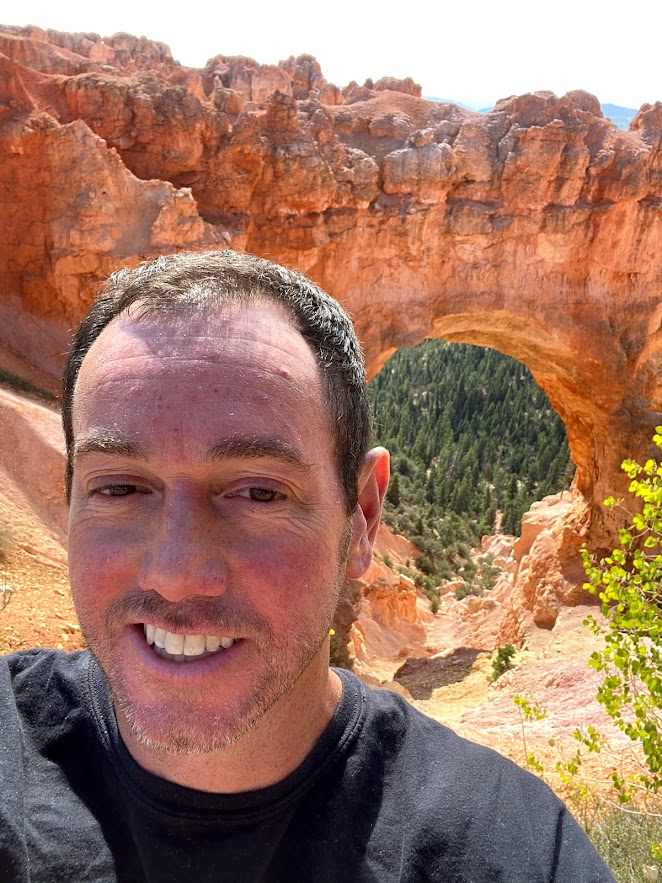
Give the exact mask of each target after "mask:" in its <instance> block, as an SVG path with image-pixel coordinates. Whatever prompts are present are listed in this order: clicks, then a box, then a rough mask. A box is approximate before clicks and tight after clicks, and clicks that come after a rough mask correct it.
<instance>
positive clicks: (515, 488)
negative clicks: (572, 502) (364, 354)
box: [370, 340, 574, 588]
mask: <svg viewBox="0 0 662 883" xmlns="http://www.w3.org/2000/svg"><path fill="white" fill-rule="evenodd" d="M370 398H371V402H372V406H373V412H374V418H375V434H376V441H377V443H378V444H383V445H384V446H385V447H387V448H388V449H389V450H390V452H391V456H392V464H391V468H392V478H391V484H390V487H389V490H388V494H387V498H386V506H385V514H384V519H385V521H386V523H387V524H389V526H391V527H392V528H393V529H395V530H396V531H397V532H398V533H402V534H404V535H405V536H407V537H409V539H411V540H412V542H414V543H415V544H416V545H417V546H418V548H419V549H421V551H422V554H421V556H420V557H419V558H418V559H417V561H416V562H412V564H415V565H416V567H417V568H418V570H419V572H421V573H422V574H424V575H425V580H426V586H425V587H427V588H430V587H431V586H432V585H433V584H438V583H439V581H440V579H443V578H450V577H452V576H453V575H456V574H459V575H461V576H464V577H465V579H467V581H468V582H471V580H472V578H473V575H474V572H475V565H472V563H471V561H470V559H469V550H470V547H471V546H473V545H475V544H476V543H477V542H478V541H479V540H480V537H481V536H482V535H483V534H488V533H492V532H494V531H495V529H498V530H500V531H501V532H502V533H508V534H518V533H519V529H520V520H521V517H522V514H523V513H524V512H525V511H526V510H527V509H528V508H529V506H530V505H531V503H532V502H533V501H534V500H539V499H541V498H542V497H544V496H545V495H546V494H553V493H556V492H558V491H560V490H562V489H564V488H567V487H569V484H570V481H571V479H572V474H573V471H574V470H573V467H572V464H571V463H570V461H569V455H568V444H567V440H566V433H565V427H564V426H563V423H562V422H561V420H560V418H559V417H558V416H557V414H556V413H555V412H554V410H553V409H552V407H551V405H550V403H549V399H548V398H547V396H546V394H545V393H544V392H543V391H542V390H541V389H540V388H539V387H538V386H537V385H536V383H535V381H534V380H533V378H532V376H531V374H530V372H529V370H528V369H527V368H526V367H525V366H524V365H522V364H520V363H519V362H516V361H515V360H514V359H511V358H509V357H507V356H504V355H503V354H502V353H498V352H496V351H494V350H488V349H483V348H482V347H476V346H470V345H468V344H448V343H445V342H443V341H438V340H428V341H425V342H424V343H422V344H421V345H420V346H418V347H415V348H413V349H402V350H399V351H398V352H397V353H396V354H395V355H394V356H393V357H392V358H391V359H390V360H389V361H388V362H387V364H386V365H385V366H384V368H383V369H382V371H381V372H380V373H379V374H378V375H377V377H375V378H374V380H373V381H372V383H371V384H370ZM419 582H420V577H419Z"/></svg>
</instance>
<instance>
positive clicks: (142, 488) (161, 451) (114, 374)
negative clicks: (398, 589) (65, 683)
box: [69, 303, 361, 751]
mask: <svg viewBox="0 0 662 883" xmlns="http://www.w3.org/2000/svg"><path fill="white" fill-rule="evenodd" d="M73 427H74V436H75V440H76V458H75V463H74V475H73V487H72V498H71V510H70V520H69V564H70V572H71V586H72V591H73V596H74V601H75V604H76V608H77V611H78V615H79V618H80V621H81V626H82V629H83V633H84V635H85V637H86V639H87V641H88V644H89V646H90V648H91V650H92V651H93V653H94V654H95V655H96V657H97V659H98V660H99V662H100V664H101V665H102V667H103V669H104V671H105V672H106V675H107V677H108V681H109V684H110V687H111V692H112V695H113V701H114V704H115V709H116V713H117V715H118V719H119V720H120V725H122V723H124V725H125V727H126V728H127V729H128V728H130V729H131V733H132V737H133V738H136V739H139V740H141V741H142V742H143V743H144V744H147V745H151V746H153V747H160V748H162V749H165V750H172V751H207V750H211V749H213V748H215V747H220V746H222V745H224V744H228V743H229V742H230V741H232V740H233V739H236V738H237V737H239V736H241V735H242V734H243V733H244V732H245V731H246V730H247V729H248V728H250V726H252V725H253V724H254V723H255V722H256V721H258V720H259V719H260V718H261V717H262V715H263V714H264V713H265V712H267V711H268V710H269V709H270V708H271V707H273V706H274V704H275V703H277V702H278V701H279V700H280V699H281V697H284V696H287V695H288V694H289V693H290V691H292V689H293V687H294V686H295V684H296V683H297V680H298V679H299V677H300V675H301V674H302V673H303V672H304V671H306V670H307V669H308V668H309V667H310V666H312V665H318V664H319V661H320V659H322V658H323V657H325V656H326V655H327V654H328V645H327V641H326V640H325V639H326V636H327V634H328V630H329V626H330V623H331V620H332V617H333V613H334V610H335V606H336V601H337V597H338V592H339V587H340V585H341V583H342V580H343V578H344V575H345V562H346V559H347V555H350V557H351V556H352V554H353V552H354V550H355V547H356V546H357V543H358V540H357V537H358V535H359V534H360V532H361V525H360V524H358V520H357V518H356V516H355V517H354V518H348V517H347V515H346V512H345V506H344V500H343V495H342V490H341V485H340V482H339V479H338V475H337V470H336V464H335V459H334V453H333V443H332V438H331V435H330V431H329V424H328V417H327V414H326V412H325V409H324V405H323V389H322V383H321V380H320V378H319V374H318V369H317V366H316V363H315V359H314V357H313V355H312V353H311V351H310V350H309V348H308V346H307V344H306V343H305V341H304V339H303V338H302V337H301V335H300V334H299V333H298V332H297V331H296V330H295V329H294V328H293V327H292V325H291V324H290V322H289V320H288V318H287V317H286V316H285V314H284V313H283V312H282V311H281V310H280V309H279V308H278V307H276V306H275V305H270V304H266V303H265V304H258V305H253V306H250V307H235V306H229V307H226V308H223V309H222V310H218V309H217V310H214V309H211V308H210V309H209V310H206V311H204V312H202V313H198V314H195V315H186V316H178V317H163V316H160V317H153V316H152V317H148V316H144V317H142V318H139V319H138V320H135V319H132V318H131V317H130V316H127V315H122V316H120V317H118V318H117V319H115V320H114V321H113V322H112V323H111V324H110V325H109V326H108V327H107V328H106V329H105V330H104V331H103V332H102V334H101V335H100V336H99V338H98V339H97V340H96V342H95V343H94V345H93V346H92V348H91V350H90V352H89V353H88V354H87V356H86V357H85V360H84V361H83V365H82V368H81V372H80V376H79V379H78V383H77V387H76V393H75V398H74V408H73ZM357 525H358V526H357ZM154 641H155V643H154ZM158 644H164V645H165V646H164V648H163V649H158V648H157V645H158ZM225 645H229V646H225Z"/></svg>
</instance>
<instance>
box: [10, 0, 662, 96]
mask: <svg viewBox="0 0 662 883" xmlns="http://www.w3.org/2000/svg"><path fill="white" fill-rule="evenodd" d="M0 21H1V22H2V23H3V24H15V25H25V24H34V25H39V26H40V27H43V28H55V29H57V30H62V31H93V32H95V33H98V34H101V35H102V36H109V35H111V34H113V33H115V32H117V31H128V32H129V33H132V34H136V35H138V36H146V37H149V38H150V39H153V40H160V41H162V42H164V43H167V44H168V45H169V46H170V48H171V50H172V54H173V56H174V57H175V58H176V59H177V60H178V61H180V62H181V63H182V64H187V65H190V66H192V67H202V66H203V65H204V64H205V62H206V61H207V60H208V59H209V58H211V57H212V56H214V55H218V54H224V55H248V56H251V57H253V58H255V59H256V60H257V61H259V62H261V63H262V64H273V63H276V62H278V61H280V60H281V59H283V58H287V57H288V56H289V55H298V54H300V53H304V52H306V53H309V54H311V55H314V56H315V57H316V58H317V60H318V61H319V62H320V64H321V66H322V71H323V73H324V75H325V77H326V78H327V80H330V81H331V82H333V83H335V84H336V85H338V86H341V87H342V86H344V85H346V84H347V83H348V82H349V81H350V80H356V81H357V82H359V83H362V82H363V81H364V80H365V79H366V78H367V77H372V78H373V79H374V80H377V79H378V78H379V77H381V76H385V75H391V76H396V77H405V76H411V77H413V78H414V80H416V81H417V82H418V83H420V84H421V85H422V86H423V94H424V95H429V96H435V97H440V98H452V99H455V100H457V101H461V102H464V103H466V104H471V105H476V106H479V107H480V106H486V105H490V104H492V103H494V101H495V100H497V99H498V98H502V97H506V96H508V95H512V94H522V93H524V92H532V91H535V90H537V89H549V90H551V91H553V92H556V93H557V94H558V95H562V94H564V93H565V92H567V91H568V90H570V89H585V90H587V91H589V92H592V93H593V94H594V95H597V96H598V98H599V99H600V101H602V102H611V103H612V104H620V105H624V106H627V107H635V108H638V107H639V106H640V105H641V104H643V103H644V102H651V103H652V102H654V101H656V100H658V99H660V100H662V65H661V64H660V60H659V59H660V51H659V42H660V39H661V38H662V2H661V0H628V2H625V3H624V2H620V3H617V0H601V2H597V0H556V2H553V3H552V2H550V0H538V2H535V0H469V2H465V3H461V2H458V0H451V2H449V3H444V2H443V0H436V2H432V0H397V2H394V0H381V2H380V0H372V2H366V0H351V2H350V0H331V2H327V3H323V4H322V3H320V2H319V0H316V2H315V0H306V2H303V0H284V2H283V0H281V2H279V0H271V2H270V0H252V2H245V0H243V2H242V0H234V2H228V0H225V2H216V3H208V4H204V5H203V4H201V3H199V2H196V0H191V2H185V0H177V2H176V3H172V2H170V0H162V2H161V3H158V4H157V3H155V2H154V0H85V2H84V3H83V2H81V0H59V2H53V0H48V2H46V0H21V2H19V3H15V4H12V5H11V7H9V6H6V7H5V10H4V11H2V10H0Z"/></svg>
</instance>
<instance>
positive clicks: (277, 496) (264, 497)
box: [238, 487, 285, 503]
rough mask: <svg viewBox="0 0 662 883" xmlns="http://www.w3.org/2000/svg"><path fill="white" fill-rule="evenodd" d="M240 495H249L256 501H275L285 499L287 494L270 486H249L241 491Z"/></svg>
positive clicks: (249, 497)
mask: <svg viewBox="0 0 662 883" xmlns="http://www.w3.org/2000/svg"><path fill="white" fill-rule="evenodd" d="M238 496H241V497H248V499H250V500H253V501H254V502H256V503H273V502H275V501H276V500H284V499H285V494H281V493H280V492H279V491H275V490H274V489H273V488H270V487H247V488H244V489H243V490H241V491H239V494H238Z"/></svg>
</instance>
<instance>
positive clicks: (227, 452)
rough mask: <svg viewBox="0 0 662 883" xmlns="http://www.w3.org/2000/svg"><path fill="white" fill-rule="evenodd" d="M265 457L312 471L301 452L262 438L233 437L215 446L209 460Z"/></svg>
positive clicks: (271, 439) (277, 441) (278, 439)
mask: <svg viewBox="0 0 662 883" xmlns="http://www.w3.org/2000/svg"><path fill="white" fill-rule="evenodd" d="M263 457H271V458H274V459H276V460H282V461H284V462H285V463H288V464H289V465H290V466H295V467H296V468H297V469H301V470H303V471H304V472H309V471H310V469H311V466H310V465H309V464H308V463H306V461H305V460H304V459H303V457H302V456H301V453H300V452H299V450H298V449H297V448H296V447H295V446H294V445H291V444H289V443H288V442H285V441H283V440H282V439H280V438H260V437H257V436H252V437H243V436H242V437H239V438H237V437H236V436H233V437H232V438H228V439H223V441H220V442H218V444H215V445H214V447H213V448H212V449H211V450H210V451H209V454H208V455H207V459H209V460H239V459H243V458H248V459H251V460H258V459H260V458H263Z"/></svg>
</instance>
